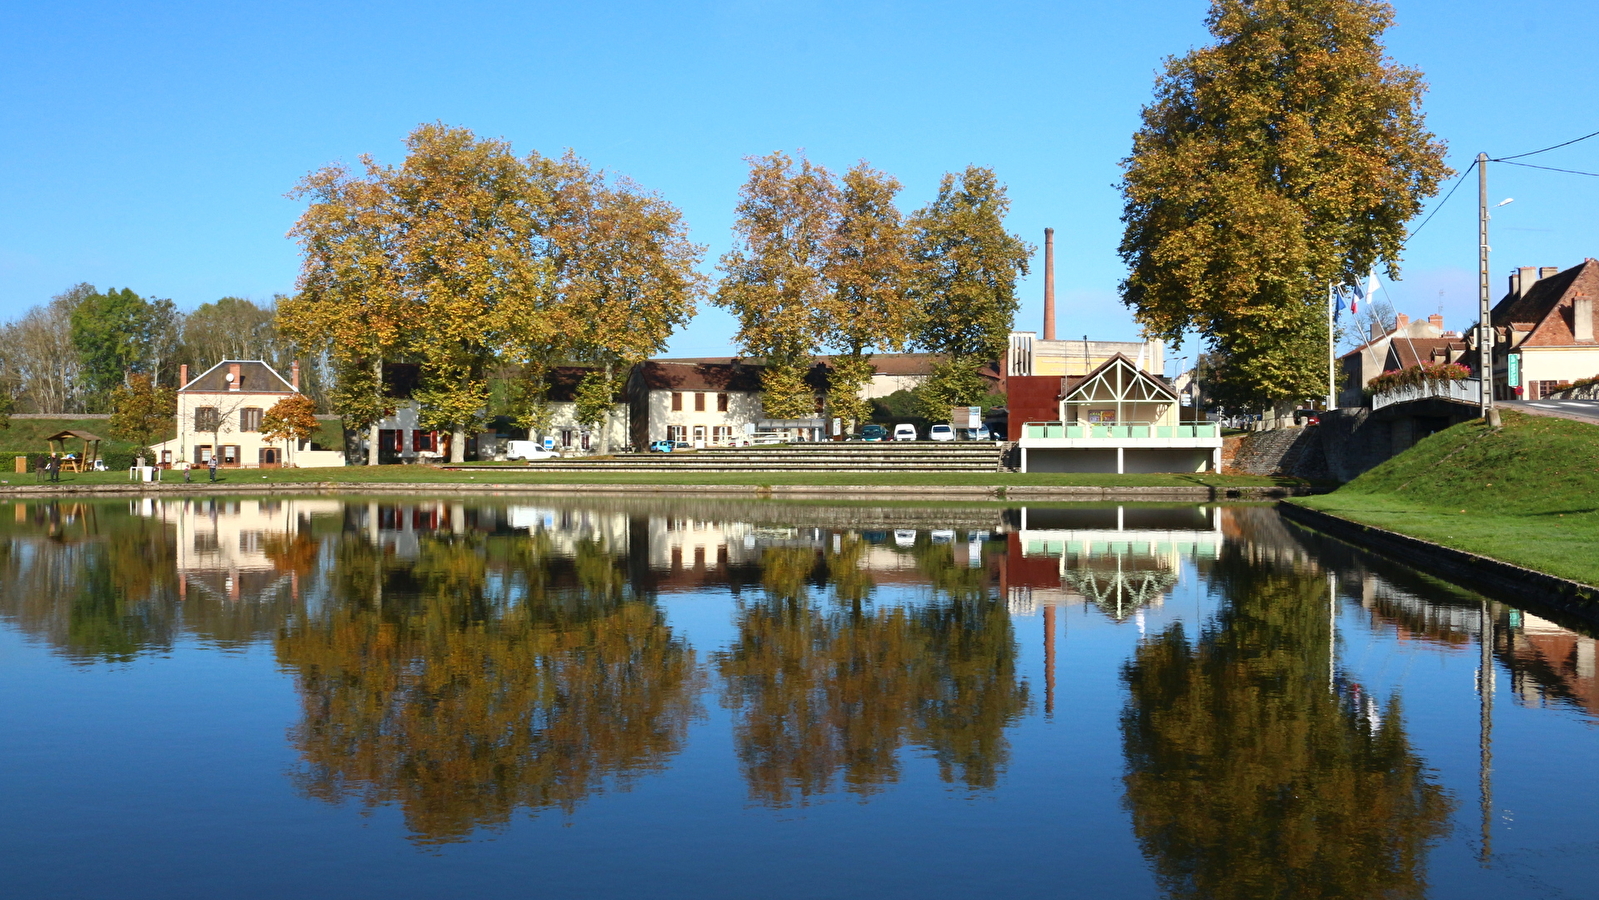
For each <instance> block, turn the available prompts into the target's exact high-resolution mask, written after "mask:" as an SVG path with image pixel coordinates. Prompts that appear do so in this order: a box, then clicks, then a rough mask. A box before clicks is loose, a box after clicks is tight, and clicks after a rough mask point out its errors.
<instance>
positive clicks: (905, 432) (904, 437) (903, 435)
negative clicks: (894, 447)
mask: <svg viewBox="0 0 1599 900" xmlns="http://www.w3.org/2000/svg"><path fill="white" fill-rule="evenodd" d="M894 440H896V441H914V440H916V426H915V425H912V424H910V423H908V422H906V423H902V424H899V425H895V426H894Z"/></svg>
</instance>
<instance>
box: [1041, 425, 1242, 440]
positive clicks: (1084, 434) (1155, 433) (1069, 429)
mask: <svg viewBox="0 0 1599 900" xmlns="http://www.w3.org/2000/svg"><path fill="white" fill-rule="evenodd" d="M1022 437H1023V438H1024V439H1025V438H1075V439H1078V440H1095V439H1100V440H1116V439H1126V438H1216V437H1221V426H1219V425H1216V424H1214V423H1195V424H1191V425H1078V424H1076V423H1075V422H1073V423H1067V422H1027V423H1024V424H1023V425H1022Z"/></svg>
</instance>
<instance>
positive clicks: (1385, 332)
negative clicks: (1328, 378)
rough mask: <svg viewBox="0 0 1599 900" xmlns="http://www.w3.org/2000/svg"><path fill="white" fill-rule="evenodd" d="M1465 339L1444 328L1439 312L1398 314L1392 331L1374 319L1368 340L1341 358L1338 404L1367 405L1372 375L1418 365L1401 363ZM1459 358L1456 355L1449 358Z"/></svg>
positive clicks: (1345, 405)
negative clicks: (1421, 315) (1412, 315)
mask: <svg viewBox="0 0 1599 900" xmlns="http://www.w3.org/2000/svg"><path fill="white" fill-rule="evenodd" d="M1440 342H1442V343H1440ZM1463 342H1464V339H1463V338H1461V336H1460V335H1459V334H1457V333H1456V332H1453V331H1445V330H1444V317H1443V316H1441V315H1438V314H1436V313H1435V314H1433V315H1430V316H1428V317H1427V318H1425V319H1416V320H1414V321H1412V320H1411V318H1410V317H1409V316H1407V315H1405V314H1404V313H1399V314H1398V315H1397V316H1395V319H1394V327H1393V328H1392V329H1391V330H1390V329H1385V328H1384V327H1383V326H1382V325H1381V324H1380V323H1377V322H1373V323H1372V325H1371V333H1370V334H1369V335H1368V336H1367V339H1366V340H1365V341H1364V342H1362V343H1361V344H1360V345H1359V346H1357V347H1355V348H1354V349H1353V350H1350V351H1349V352H1347V353H1345V354H1344V355H1343V356H1341V357H1339V359H1338V373H1339V374H1338V378H1339V380H1338V405H1339V406H1341V407H1358V406H1365V405H1366V403H1367V400H1366V395H1365V388H1366V385H1367V384H1368V383H1369V382H1370V381H1371V380H1372V379H1373V378H1376V377H1377V376H1378V375H1381V374H1382V373H1383V372H1385V371H1387V370H1389V369H1394V368H1403V367H1404V366H1410V365H1415V362H1413V361H1412V362H1405V363H1404V365H1401V364H1400V361H1401V360H1416V359H1426V360H1431V359H1433V358H1434V356H1433V354H1434V352H1435V351H1437V350H1438V349H1439V348H1440V347H1443V346H1444V345H1456V344H1461V345H1463ZM1395 348H1398V349H1397V350H1396V349H1395ZM1450 352H1451V353H1453V352H1455V351H1450ZM1458 359H1459V356H1458V355H1455V356H1452V357H1451V358H1450V360H1449V361H1450V362H1454V361H1456V360H1458Z"/></svg>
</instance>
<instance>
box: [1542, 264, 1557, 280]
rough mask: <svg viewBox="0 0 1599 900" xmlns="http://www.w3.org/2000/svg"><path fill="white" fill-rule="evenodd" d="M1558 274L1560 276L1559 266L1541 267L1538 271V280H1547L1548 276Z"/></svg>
mask: <svg viewBox="0 0 1599 900" xmlns="http://www.w3.org/2000/svg"><path fill="white" fill-rule="evenodd" d="M1559 274H1560V267H1559V266H1543V267H1541V268H1539V269H1538V280H1539V281H1542V280H1544V279H1545V278H1548V277H1549V276H1550V275H1559Z"/></svg>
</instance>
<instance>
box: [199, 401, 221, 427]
mask: <svg viewBox="0 0 1599 900" xmlns="http://www.w3.org/2000/svg"><path fill="white" fill-rule="evenodd" d="M221 427H222V417H221V416H220V415H218V414H217V408H216V407H215V406H201V407H196V408H195V410H194V430H195V431H217V430H219V429H221Z"/></svg>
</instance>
